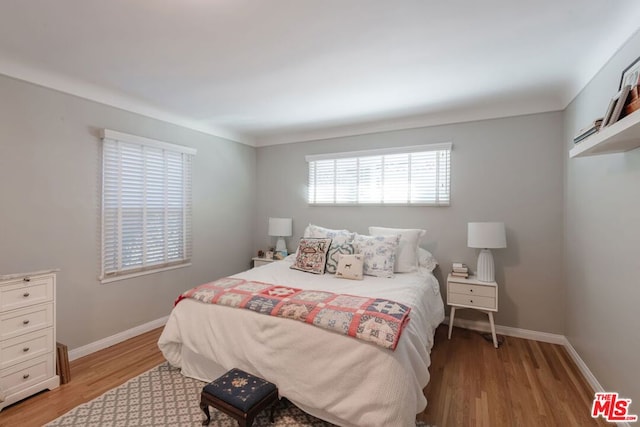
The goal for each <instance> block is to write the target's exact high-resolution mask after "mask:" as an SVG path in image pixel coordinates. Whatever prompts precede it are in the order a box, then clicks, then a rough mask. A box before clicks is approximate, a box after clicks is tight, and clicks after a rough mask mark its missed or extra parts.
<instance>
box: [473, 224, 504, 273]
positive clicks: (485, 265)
mask: <svg viewBox="0 0 640 427" xmlns="http://www.w3.org/2000/svg"><path fill="white" fill-rule="evenodd" d="M467 246H468V247H470V248H480V249H482V250H481V251H480V255H478V268H477V270H476V278H477V279H478V280H480V281H481V282H493V281H495V267H494V263H493V255H492V254H491V251H490V249H499V248H506V247H507V237H506V233H505V230H504V223H503V222H470V223H469V224H468V228H467Z"/></svg>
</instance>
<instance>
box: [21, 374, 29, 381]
mask: <svg viewBox="0 0 640 427" xmlns="http://www.w3.org/2000/svg"><path fill="white" fill-rule="evenodd" d="M29 376H30V375H29V374H24V375H23V376H22V379H23V380H26V379H27V378H29Z"/></svg>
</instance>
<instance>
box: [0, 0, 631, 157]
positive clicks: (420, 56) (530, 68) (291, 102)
mask: <svg viewBox="0 0 640 427" xmlns="http://www.w3.org/2000/svg"><path fill="white" fill-rule="evenodd" d="M639 18H640V2H638V1H637V0H616V1H611V0H609V1H604V0H597V1H596V0H536V1H517V0H516V1H513V0H485V1H483V2H479V1H474V0H466V1H465V0H450V1H446V0H445V1H438V2H435V1H427V0H415V1H409V0H396V1H389V0H261V1H256V0H254V1H249V0H135V1H132V0H55V1H52V0H3V1H2V2H1V3H0V73H1V74H6V75H8V76H12V77H15V78H19V79H23V80H27V81H31V82H33V83H37V84H40V85H43V86H47V87H51V88H54V89H57V90H60V91H63V92H68V93H72V94H75V95H78V96H81V97H83V98H88V99H92V100H96V101H99V102H103V103H105V104H109V105H113V106H117V107H120V108H124V109H127V110H130V111H134V112H138V113H141V114H144V115H147V116H151V117H156V118H159V119H162V120H166V121H170V122H173V123H177V124H180V125H183V126H187V127H191V128H194V129H198V130H202V131H205V132H208V133H211V134H215V135H219V136H223V137H226V138H230V139H234V140H236V141H240V142H244V143H248V144H251V145H256V146H261V145H268V144H276V143H283V142H292V141H302V140H311V139H319V138H324V137H330V136H342V135H350V134H357V133H368V132H375V131H380V130H389V129H400V128H409V127H416V126H424V125H431V124H438V123H448V122H456V121H466V120H476V119H483V118H491V117H502V116H511V115H518V114H527V113H536V112H541V111H554V110H561V109H563V108H564V107H565V106H566V105H567V104H568V103H569V102H570V101H571V99H573V97H574V96H575V95H576V94H577V93H578V92H579V90H580V89H581V88H582V87H584V85H585V84H586V83H587V82H588V81H589V80H590V79H591V77H593V75H594V74H595V73H596V72H597V71H598V70H599V69H600V68H601V67H602V65H604V63H605V62H606V61H607V60H608V59H609V58H610V57H611V56H612V54H613V53H614V52H615V51H616V50H617V49H618V48H619V47H620V46H621V45H622V44H623V43H624V42H625V41H626V40H627V39H628V38H629V37H630V36H631V35H632V34H633V33H634V32H635V31H636V30H637V29H638V28H639V27H640V19H639ZM614 89H615V88H612V90H614Z"/></svg>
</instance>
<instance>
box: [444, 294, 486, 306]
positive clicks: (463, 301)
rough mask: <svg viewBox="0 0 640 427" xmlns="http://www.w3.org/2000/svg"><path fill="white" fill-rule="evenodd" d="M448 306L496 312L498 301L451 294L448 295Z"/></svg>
mask: <svg viewBox="0 0 640 427" xmlns="http://www.w3.org/2000/svg"><path fill="white" fill-rule="evenodd" d="M447 303H448V304H456V305H466V306H469V307H476V308H480V309H487V310H495V309H496V299H495V298H490V297H483V296H475V295H463V294H456V293H453V292H449V294H448V295H447Z"/></svg>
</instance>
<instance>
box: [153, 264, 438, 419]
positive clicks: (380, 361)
mask: <svg viewBox="0 0 640 427" xmlns="http://www.w3.org/2000/svg"><path fill="white" fill-rule="evenodd" d="M292 263H293V259H292V257H289V258H287V259H285V260H283V261H279V262H274V263H271V264H267V265H264V266H261V267H258V268H254V269H252V270H248V271H245V272H243V273H240V274H237V275H235V276H232V277H237V278H242V279H246V280H251V281H261V282H266V283H273V284H278V285H284V286H291V287H296V288H301V289H309V290H325V291H329V292H334V293H338V294H350V295H357V296H366V297H372V298H385V299H389V300H393V301H397V302H400V303H402V304H405V305H407V306H409V307H411V312H410V320H409V322H408V323H407V325H406V327H405V328H404V330H403V332H402V334H401V336H400V339H399V341H398V343H397V347H396V349H395V350H394V351H392V350H389V349H385V348H382V347H380V346H377V345H375V344H372V343H369V342H366V341H362V340H359V339H355V338H352V337H349V336H346V335H341V334H338V333H336V332H332V331H329V330H325V329H321V328H318V327H315V326H313V325H309V324H305V323H303V322H299V321H296V320H292V319H283V318H279V317H272V316H267V315H263V314H259V313H255V312H253V311H250V310H243V309H238V308H232V307H227V306H223V305H213V304H205V303H202V302H200V301H196V300H193V299H184V300H182V301H180V302H179V303H178V304H177V305H176V306H175V307H174V309H173V310H172V312H171V314H170V316H169V319H168V321H167V324H166V326H165V328H164V331H163V332H162V335H161V336H160V339H159V341H158V346H159V347H160V349H161V351H162V353H163V354H164V356H165V358H166V359H167V361H168V362H169V363H170V364H171V365H173V366H175V367H179V368H181V370H182V373H183V375H185V376H188V377H192V378H196V379H200V380H203V381H211V380H213V379H215V378H217V377H218V376H220V375H222V374H223V373H224V372H226V371H227V370H228V369H231V368H234V367H236V368H240V369H243V370H245V371H247V372H250V373H252V374H254V375H258V376H260V377H262V378H265V379H267V380H269V381H271V382H274V383H275V384H276V385H277V386H278V389H279V392H280V394H281V395H282V396H285V397H287V398H288V399H289V400H290V401H291V402H293V403H294V404H295V405H296V406H298V407H299V408H300V409H302V410H304V411H306V412H307V413H309V414H311V415H313V416H315V417H318V418H320V419H323V420H326V421H328V422H331V423H333V424H337V425H340V426H410V425H414V424H415V415H416V414H417V413H419V412H421V411H423V410H424V408H425V407H426V404H427V401H426V398H425V397H424V394H423V392H422V390H423V388H424V387H425V386H426V385H427V382H428V381H429V372H428V367H429V365H430V351H431V347H432V345H433V336H434V333H435V328H436V327H437V326H438V325H439V324H440V323H441V322H442V320H443V318H444V307H443V302H442V297H441V295H440V288H439V285H438V281H437V280H436V278H435V277H434V276H433V274H432V273H431V272H430V271H429V270H427V269H424V268H419V269H418V271H415V272H412V273H402V274H395V275H394V277H393V278H380V277H371V276H365V278H364V280H362V281H359V280H358V281H356V280H345V279H340V278H337V277H336V276H335V275H333V274H324V275H314V274H309V273H305V272H301V271H296V270H293V269H291V268H290V266H291V264H292Z"/></svg>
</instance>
